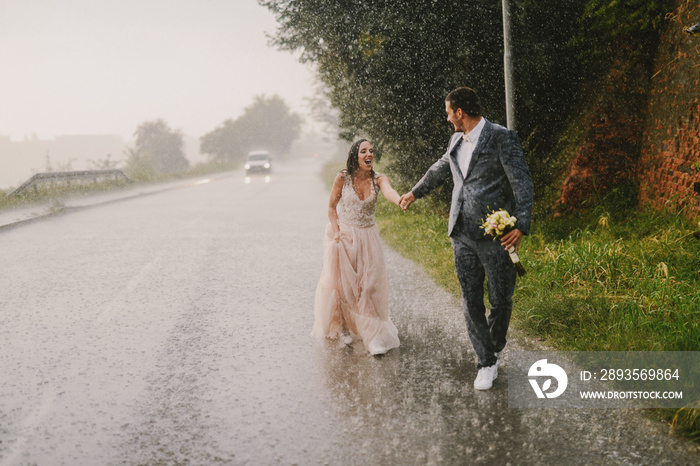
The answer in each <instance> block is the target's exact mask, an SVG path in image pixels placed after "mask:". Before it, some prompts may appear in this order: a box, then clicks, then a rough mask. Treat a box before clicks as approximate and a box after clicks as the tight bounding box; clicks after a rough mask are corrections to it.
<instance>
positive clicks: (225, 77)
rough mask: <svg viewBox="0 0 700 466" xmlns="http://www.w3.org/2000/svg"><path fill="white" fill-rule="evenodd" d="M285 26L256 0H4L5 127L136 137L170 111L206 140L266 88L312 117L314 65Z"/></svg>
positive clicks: (0, 101)
mask: <svg viewBox="0 0 700 466" xmlns="http://www.w3.org/2000/svg"><path fill="white" fill-rule="evenodd" d="M275 28H276V22H275V19H274V17H273V15H272V14H271V13H270V12H269V11H268V10H267V9H265V8H263V7H261V6H259V5H258V4H257V2H256V1H255V0H0V63H2V68H1V70H0V135H2V136H10V137H11V138H12V140H16V141H19V140H22V139H24V137H25V136H31V134H32V133H36V134H37V135H38V136H39V138H40V139H51V138H53V137H55V136H60V135H74V134H118V135H120V136H122V137H123V138H124V139H125V141H128V140H130V139H131V137H132V134H133V132H134V130H135V129H136V127H137V126H138V125H139V124H140V123H142V122H144V121H146V120H153V119H156V118H162V119H164V120H165V121H166V122H167V123H168V124H169V125H170V126H171V127H172V128H176V129H180V130H182V132H183V133H184V134H186V135H189V136H193V137H196V138H199V137H200V136H202V135H203V134H206V133H208V132H209V131H211V130H213V129H214V128H216V127H217V126H219V125H220V124H221V123H222V122H223V121H224V120H225V119H227V118H232V119H235V118H237V117H238V116H240V115H241V113H242V111H243V108H244V107H246V106H248V105H250V104H251V103H252V100H253V97H254V96H255V95H259V94H265V95H268V96H271V95H273V94H278V95H280V96H281V97H282V98H283V99H284V100H285V101H286V102H287V104H289V106H290V107H291V109H292V110H293V111H295V112H298V113H300V114H303V113H305V112H306V108H305V104H304V101H303V98H304V97H309V96H311V94H312V91H311V89H312V85H313V72H312V70H311V69H310V68H309V67H307V66H305V65H301V64H299V63H298V61H297V59H296V57H295V56H293V55H292V54H290V53H288V52H280V51H277V50H276V49H275V48H272V47H268V45H267V42H268V39H267V38H266V36H265V34H266V33H268V34H273V33H274V31H275Z"/></svg>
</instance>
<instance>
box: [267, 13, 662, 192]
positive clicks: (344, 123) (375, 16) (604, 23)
mask: <svg viewBox="0 0 700 466" xmlns="http://www.w3.org/2000/svg"><path fill="white" fill-rule="evenodd" d="M259 3H260V4H261V5H263V6H265V7H267V8H268V9H270V10H271V11H272V12H273V13H274V14H275V15H276V18H277V22H278V30H277V32H276V35H275V38H274V43H275V45H276V46H277V47H278V48H280V49H281V50H288V51H294V52H301V54H300V56H301V60H302V61H303V62H312V63H315V64H316V66H317V69H318V76H319V78H320V80H321V81H322V82H323V83H324V84H325V89H326V91H325V92H326V94H327V98H328V100H329V102H330V103H331V105H332V106H333V107H334V108H336V109H337V110H338V111H339V123H340V127H341V130H342V131H341V137H343V138H344V139H347V140H348V141H350V140H352V139H353V138H355V137H357V136H359V135H362V136H366V137H368V138H370V139H371V140H372V141H373V142H374V143H375V146H378V148H379V149H380V150H382V151H383V152H384V154H385V155H386V156H387V157H388V159H389V160H388V161H389V164H388V166H389V170H390V171H391V172H392V176H393V177H394V178H395V179H397V184H399V185H401V184H403V186H404V187H408V186H410V185H412V184H413V183H414V182H415V181H416V180H417V179H418V177H419V176H421V175H422V174H423V173H424V172H425V170H426V169H427V168H428V167H429V166H430V165H431V164H432V163H433V162H434V160H435V158H436V157H437V156H439V155H440V154H441V152H442V151H443V150H444V147H445V141H446V140H447V138H448V135H449V134H450V132H451V128H450V127H449V125H448V124H447V123H446V121H445V115H444V105H443V101H444V97H445V95H446V94H447V93H448V92H449V91H450V90H452V89H454V88H456V87H459V86H464V85H466V86H469V87H472V88H474V89H475V90H477V92H478V93H479V95H480V96H481V98H482V103H483V104H484V108H485V117H486V118H488V119H489V120H491V121H493V122H496V123H500V124H503V125H504V126H505V95H504V76H503V25H502V20H503V18H502V11H501V2H499V1H494V0H470V1H469V2H465V1H463V0H440V1H435V0H344V1H339V2H323V1H318V0H259ZM673 4H674V1H673V0H627V1H624V2H619V1H613V0H559V1H557V2H552V1H547V0H512V1H511V13H512V15H513V19H512V22H511V26H512V31H511V35H512V42H513V51H512V52H513V57H514V62H515V73H514V74H515V79H514V80H515V102H516V121H517V122H518V128H517V132H518V133H519V136H520V138H521V140H523V143H524V147H525V150H526V154H527V155H526V156H527V158H528V163H529V165H530V169H531V172H532V174H533V178H534V180H535V185H536V189H537V190H538V192H537V193H536V195H537V196H541V195H542V194H543V192H544V191H545V190H546V188H547V187H548V186H550V185H551V184H552V182H553V181H554V180H556V179H557V178H558V177H559V176H560V174H561V171H560V168H561V167H560V165H561V161H560V160H557V145H558V144H559V139H560V136H561V134H562V132H563V130H564V128H565V127H566V125H567V124H568V123H569V122H570V120H571V118H572V116H574V115H576V114H577V113H580V112H581V111H582V110H583V109H582V106H583V105H585V102H586V101H587V99H591V93H593V94H594V93H596V92H597V89H596V87H595V86H591V84H590V83H592V82H593V83H594V82H595V80H596V76H597V74H600V73H602V72H603V71H604V70H605V66H606V65H607V66H609V63H608V61H609V59H610V57H611V56H612V55H613V52H614V50H615V47H617V46H618V45H619V43H620V40H621V38H624V39H625V40H626V41H628V42H634V43H636V44H637V46H638V47H640V48H644V47H647V46H648V50H649V51H651V50H653V47H651V46H650V44H652V43H653V42H654V40H655V29H656V27H657V25H658V24H659V23H660V21H661V20H662V19H663V15H664V14H665V13H666V12H668V11H670V10H671V9H672V5H673ZM649 53H651V52H649ZM587 86H588V87H587ZM445 188H446V189H444V190H443V195H442V197H444V198H445V199H446V198H448V197H449V190H450V187H445ZM438 197H440V195H438Z"/></svg>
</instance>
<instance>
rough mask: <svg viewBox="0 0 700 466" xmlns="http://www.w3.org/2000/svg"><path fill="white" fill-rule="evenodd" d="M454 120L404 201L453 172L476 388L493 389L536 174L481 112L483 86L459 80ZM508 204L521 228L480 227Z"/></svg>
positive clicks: (455, 237) (453, 217)
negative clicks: (497, 232) (513, 254)
mask: <svg viewBox="0 0 700 466" xmlns="http://www.w3.org/2000/svg"><path fill="white" fill-rule="evenodd" d="M445 111H446V112H447V121H449V122H450V123H452V124H453V125H454V128H455V134H453V135H452V137H451V138H450V142H449V145H448V149H447V152H445V154H444V155H443V156H442V157H441V158H440V160H438V161H437V162H435V163H434V164H433V165H432V166H431V167H430V168H429V169H428V171H427V172H426V173H425V175H424V176H423V178H421V179H420V181H418V183H417V184H416V185H415V186H414V187H413V189H412V190H411V191H410V192H408V193H406V194H404V195H403V196H401V200H400V206H401V207H402V208H403V209H404V210H406V209H408V206H409V205H411V203H412V202H413V201H414V200H416V199H420V198H421V197H423V196H425V195H426V194H428V193H429V192H430V191H432V190H433V189H435V188H436V187H438V186H439V185H440V184H442V183H443V182H444V181H445V180H447V179H448V177H449V176H450V175H451V176H452V179H453V180H454V189H453V190H452V205H451V207H450V221H449V227H448V232H447V234H448V236H449V237H450V241H451V242H452V251H453V253H454V261H455V268H456V271H457V277H458V278H459V283H460V286H461V288H462V307H463V310H464V317H465V319H466V321H467V331H468V333H469V339H470V340H471V342H472V346H473V347H474V351H475V352H476V354H477V357H478V359H479V360H478V363H477V368H478V369H479V372H478V374H477V377H476V380H475V381H474V388H475V389H477V390H488V389H489V388H491V386H492V385H493V381H494V380H495V379H496V377H497V376H498V365H499V363H500V353H501V351H502V350H503V348H504V347H505V345H506V332H507V331H508V324H509V322H510V315H511V311H512V308H513V291H514V289H515V276H516V270H515V267H514V266H513V263H512V261H511V260H510V256H509V254H508V252H507V250H508V249H509V248H510V247H511V246H512V247H514V248H515V249H516V251H517V249H518V246H519V245H520V240H521V239H522V237H523V235H526V234H528V233H529V231H530V217H531V215H532V179H531V178H530V172H529V171H528V168H527V164H526V163H525V158H524V157H523V151H522V148H521V147H520V141H519V140H518V136H517V135H516V134H515V132H514V131H511V130H509V129H506V128H504V127H502V126H499V125H496V124H493V123H491V122H489V121H487V120H485V119H484V118H482V117H481V103H480V101H479V97H478V96H477V94H476V92H474V91H473V90H472V89H470V88H468V87H460V88H458V89H455V90H454V91H452V92H450V93H449V94H448V95H447V97H446V98H445ZM499 209H505V210H507V211H508V212H509V213H510V214H511V215H512V216H515V217H516V218H517V222H516V228H514V229H513V230H511V231H510V232H509V233H507V234H506V235H504V236H503V237H502V238H501V240H500V244H499V243H498V242H494V241H493V240H492V238H491V237H487V236H484V230H482V229H481V228H480V225H481V224H482V223H483V220H484V218H485V217H486V216H487V215H489V214H490V213H491V212H492V211H493V210H499ZM485 277H488V280H487V285H488V295H489V303H490V305H491V311H490V313H489V316H488V318H487V317H486V307H485V306H484V278H485Z"/></svg>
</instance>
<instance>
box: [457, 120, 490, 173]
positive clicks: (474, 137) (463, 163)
mask: <svg viewBox="0 0 700 466" xmlns="http://www.w3.org/2000/svg"><path fill="white" fill-rule="evenodd" d="M485 125H486V120H484V119H483V118H482V119H481V120H479V123H478V124H477V125H476V126H475V127H474V129H472V130H471V131H470V132H469V133H466V134H463V135H462V138H463V139H464V140H463V141H462V143H461V144H460V145H459V147H458V148H457V163H458V164H459V169H460V170H461V171H462V176H467V170H468V169H469V162H471V160H472V154H473V153H474V148H475V147H476V143H477V141H478V140H479V136H481V130H482V129H484V126H485Z"/></svg>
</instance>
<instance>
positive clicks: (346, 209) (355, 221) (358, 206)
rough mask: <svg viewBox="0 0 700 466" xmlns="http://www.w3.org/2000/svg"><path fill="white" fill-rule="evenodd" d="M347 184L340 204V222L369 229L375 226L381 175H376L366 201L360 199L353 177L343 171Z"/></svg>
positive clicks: (344, 185)
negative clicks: (353, 184)
mask: <svg viewBox="0 0 700 466" xmlns="http://www.w3.org/2000/svg"><path fill="white" fill-rule="evenodd" d="M340 174H341V175H342V176H343V178H344V180H345V183H344V184H343V191H342V195H341V197H340V203H339V204H338V220H340V221H341V222H344V223H348V224H350V225H353V226H356V227H360V228H367V227H371V226H372V225H374V224H375V217H374V214H375V212H376V210H377V193H379V185H378V184H377V179H378V178H379V176H380V175H379V173H375V174H374V178H373V179H372V190H371V194H370V195H369V197H368V198H367V199H365V200H362V199H360V198H359V197H358V196H357V193H356V192H355V188H354V187H353V186H352V177H351V176H350V174H349V173H348V172H347V171H346V170H343V171H341V172H340Z"/></svg>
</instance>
